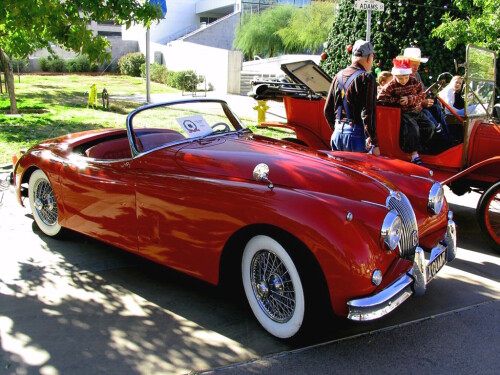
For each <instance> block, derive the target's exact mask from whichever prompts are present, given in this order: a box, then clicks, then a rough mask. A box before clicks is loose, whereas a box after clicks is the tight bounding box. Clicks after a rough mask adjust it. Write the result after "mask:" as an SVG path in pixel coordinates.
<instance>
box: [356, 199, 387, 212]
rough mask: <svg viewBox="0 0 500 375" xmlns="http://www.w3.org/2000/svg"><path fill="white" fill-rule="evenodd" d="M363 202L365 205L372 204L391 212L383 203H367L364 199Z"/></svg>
mask: <svg viewBox="0 0 500 375" xmlns="http://www.w3.org/2000/svg"><path fill="white" fill-rule="evenodd" d="M361 202H363V203H367V204H372V205H374V206H379V207H383V208H385V209H386V210H387V211H389V210H390V208H389V207H387V206H386V205H384V204H381V203H375V202H370V201H365V200H364V199H362V200H361Z"/></svg>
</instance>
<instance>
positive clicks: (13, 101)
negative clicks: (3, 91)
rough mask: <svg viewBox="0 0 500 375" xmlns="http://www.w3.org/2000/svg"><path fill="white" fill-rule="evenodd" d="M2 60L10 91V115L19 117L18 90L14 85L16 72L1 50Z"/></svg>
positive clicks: (0, 57)
mask: <svg viewBox="0 0 500 375" xmlns="http://www.w3.org/2000/svg"><path fill="white" fill-rule="evenodd" d="M0 59H1V60H2V64H3V68H4V70H5V82H6V84H7V90H8V91H9V99H10V113H11V114H13V115H17V114H18V111H17V102H16V90H15V85H14V72H13V71H12V69H11V68H10V64H9V61H8V60H7V57H6V56H5V53H4V51H3V50H2V49H1V48H0Z"/></svg>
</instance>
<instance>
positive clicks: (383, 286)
mask: <svg viewBox="0 0 500 375" xmlns="http://www.w3.org/2000/svg"><path fill="white" fill-rule="evenodd" d="M13 179H14V183H15V186H16V191H17V194H18V199H19V202H20V203H21V204H23V201H24V199H23V198H24V197H28V201H29V204H30V206H31V209H32V211H33V216H34V219H35V221H36V223H37V225H38V226H39V227H40V229H41V230H42V231H43V233H45V234H46V235H48V236H57V235H60V234H61V232H62V231H63V230H64V229H66V228H67V229H71V230H74V231H77V232H81V233H83V234H85V235H88V236H91V237H94V238H97V239H99V240H101V241H104V242H107V243H109V244H112V245H114V246H118V247H120V248H123V249H125V250H128V251H131V252H133V253H136V254H138V255H140V256H143V257H146V258H149V259H151V260H153V261H155V262H158V263H161V264H163V265H166V266H169V267H171V268H174V269H176V270H179V271H182V272H185V273H187V274H189V275H192V276H194V277H197V278H200V279H202V280H205V281H207V282H209V283H212V284H219V283H221V282H223V281H224V282H228V283H231V284H233V285H241V286H242V288H243V290H244V293H245V294H246V297H247V299H248V303H249V305H250V307H251V309H252V311H253V313H254V314H255V317H256V318H257V319H258V321H259V322H260V323H261V325H262V326H263V327H264V329H265V330H267V331H268V332H269V333H270V334H272V335H274V336H276V337H279V338H291V337H300V335H302V333H303V332H304V331H305V330H306V327H308V324H310V323H311V322H313V321H314V320H315V317H316V315H317V314H318V313H319V312H320V311H325V309H327V310H329V311H331V310H333V312H334V313H335V314H337V315H339V316H344V317H348V318H349V319H353V320H371V319H376V318H379V317H382V316H384V315H386V314H387V313H389V312H390V311H392V310H393V309H395V308H396V307H397V306H398V305H400V304H401V303H402V302H403V301H405V300H406V299H407V298H408V297H410V296H411V295H412V294H416V295H421V294H423V293H424V292H425V290H426V288H427V284H428V282H429V281H430V280H431V279H432V278H433V277H434V276H435V275H436V274H437V272H438V271H439V270H440V269H441V268H442V267H443V265H444V264H445V263H447V262H449V261H451V260H453V259H454V257H455V255H456V230H455V223H454V222H453V219H452V216H453V215H452V213H451V212H450V211H449V208H448V204H447V202H446V200H445V198H444V194H443V188H442V186H441V184H440V183H439V182H436V181H434V180H433V179H432V176H430V175H429V170H427V169H425V168H422V167H419V166H415V165H412V164H409V163H405V162H401V161H399V160H390V159H383V158H377V157H372V156H371V155H363V154H359V155H354V156H353V155H352V154H350V155H347V154H345V153H342V152H328V151H313V150H311V149H308V148H305V147H302V146H300V145H294V144H292V143H290V142H286V141H279V140H275V139H272V138H267V137H263V136H258V135H255V134H253V133H252V132H251V131H250V130H249V129H247V128H245V126H244V125H243V124H242V123H241V122H240V121H239V119H238V118H237V117H236V116H235V115H234V114H233V112H232V111H231V110H230V109H229V107H228V106H227V104H226V103H225V102H224V101H220V100H209V99H190V100H182V101H177V102H171V103H163V104H155V105H149V106H145V107H141V108H139V109H137V110H135V111H133V112H132V113H131V114H130V115H129V116H128V118H127V128H126V129H117V130H101V131H87V132H82V133H76V134H70V135H67V136H64V137H60V138H56V139H51V140H47V141H45V142H42V143H40V144H38V145H36V146H34V147H33V148H31V149H30V150H29V151H28V152H26V153H25V154H24V155H23V156H22V157H21V158H20V160H19V161H18V162H17V164H16V166H15V170H14V175H13ZM330 309H331V310H330Z"/></svg>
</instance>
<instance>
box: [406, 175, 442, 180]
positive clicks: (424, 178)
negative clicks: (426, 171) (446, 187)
mask: <svg viewBox="0 0 500 375" xmlns="http://www.w3.org/2000/svg"><path fill="white" fill-rule="evenodd" d="M410 177H415V178H420V179H422V180H426V181H429V182H436V180H434V179H433V178H429V177H424V176H417V175H414V174H412V175H410Z"/></svg>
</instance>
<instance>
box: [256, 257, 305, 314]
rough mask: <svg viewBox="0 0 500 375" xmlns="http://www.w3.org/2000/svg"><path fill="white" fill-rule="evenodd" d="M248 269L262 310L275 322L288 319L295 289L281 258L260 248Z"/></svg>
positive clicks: (293, 301)
mask: <svg viewBox="0 0 500 375" xmlns="http://www.w3.org/2000/svg"><path fill="white" fill-rule="evenodd" d="M250 269H251V271H250V273H251V278H252V289H253V293H254V296H255V298H256V299H257V301H258V303H259V306H260V308H261V309H262V311H264V313H265V314H266V315H267V316H268V317H269V318H270V319H272V320H274V321H275V322H278V323H285V322H287V321H289V320H290V318H291V317H292V316H293V312H294V310H295V291H294V290H293V283H292V280H291V278H290V275H289V273H288V270H287V269H286V267H285V265H284V264H283V262H282V261H281V259H280V258H278V257H277V256H276V254H274V253H272V252H271V251H268V250H261V251H259V252H258V253H257V254H255V255H254V257H253V259H252V263H251V266H250Z"/></svg>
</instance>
